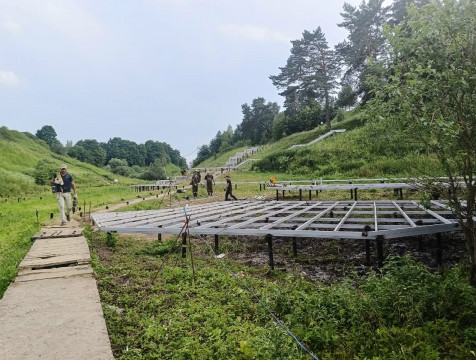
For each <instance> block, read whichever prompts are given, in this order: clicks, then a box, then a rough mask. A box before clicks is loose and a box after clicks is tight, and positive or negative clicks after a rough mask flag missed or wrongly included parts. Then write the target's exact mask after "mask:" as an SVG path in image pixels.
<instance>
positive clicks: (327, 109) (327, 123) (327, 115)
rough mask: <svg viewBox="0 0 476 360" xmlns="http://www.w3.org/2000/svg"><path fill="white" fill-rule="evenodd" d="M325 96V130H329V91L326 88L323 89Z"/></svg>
mask: <svg viewBox="0 0 476 360" xmlns="http://www.w3.org/2000/svg"><path fill="white" fill-rule="evenodd" d="M325 96H326V125H327V128H328V129H330V128H331V116H330V114H329V91H328V90H327V86H326V89H325Z"/></svg>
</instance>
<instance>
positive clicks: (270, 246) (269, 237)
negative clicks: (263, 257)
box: [266, 234, 274, 270]
mask: <svg viewBox="0 0 476 360" xmlns="http://www.w3.org/2000/svg"><path fill="white" fill-rule="evenodd" d="M266 241H267V242H268V253H269V266H270V267H271V270H274V259H273V235H270V234H268V235H266Z"/></svg>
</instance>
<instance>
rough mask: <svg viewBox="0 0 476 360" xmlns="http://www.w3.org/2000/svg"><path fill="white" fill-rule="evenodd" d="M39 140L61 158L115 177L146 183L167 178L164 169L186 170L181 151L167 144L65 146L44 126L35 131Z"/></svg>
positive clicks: (123, 142)
mask: <svg viewBox="0 0 476 360" xmlns="http://www.w3.org/2000/svg"><path fill="white" fill-rule="evenodd" d="M35 135H36V137H38V138H39V139H41V140H44V141H45V142H46V143H47V144H48V146H49V147H50V149H51V150H52V151H53V152H55V153H57V154H62V155H68V156H70V157H72V158H75V159H78V160H80V161H82V162H85V163H88V164H91V165H94V166H97V167H105V168H106V169H107V170H109V171H111V172H112V173H114V174H118V175H122V176H128V177H134V178H141V179H144V180H157V179H165V178H166V177H167V173H166V171H165V166H166V165H167V164H173V165H175V166H177V167H178V168H181V169H185V168H187V162H186V160H185V158H183V157H182V156H181V155H180V152H179V151H178V150H176V149H172V147H171V146H170V145H169V144H167V143H165V142H159V141H153V140H148V141H146V142H145V143H144V144H137V143H135V142H134V141H130V140H124V139H121V138H120V137H114V138H112V139H109V141H108V142H107V143H104V142H98V141H97V140H93V139H87V140H79V141H78V142H76V143H75V144H74V145H73V144H72V142H71V141H68V142H67V144H66V146H63V145H62V144H61V142H60V141H59V140H58V139H57V137H56V136H57V134H56V131H55V129H54V128H53V127H52V126H50V125H45V126H43V127H42V128H41V129H39V130H38V131H37V132H36V134H35Z"/></svg>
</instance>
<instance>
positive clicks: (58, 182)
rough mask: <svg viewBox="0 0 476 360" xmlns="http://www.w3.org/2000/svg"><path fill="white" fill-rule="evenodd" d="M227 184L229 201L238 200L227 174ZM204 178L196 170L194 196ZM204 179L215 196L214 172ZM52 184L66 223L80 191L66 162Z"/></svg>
mask: <svg viewBox="0 0 476 360" xmlns="http://www.w3.org/2000/svg"><path fill="white" fill-rule="evenodd" d="M225 179H226V186H225V189H224V190H225V200H226V201H229V200H231V199H233V200H237V198H236V197H235V196H234V195H233V187H232V184H231V180H230V176H228V175H226V176H225ZM201 180H202V176H201V174H200V171H199V170H196V171H195V172H194V173H193V175H192V181H191V182H190V185H192V192H193V197H194V198H197V197H198V185H199V184H200V181H201ZM204 180H205V182H206V185H207V193H208V196H209V197H211V196H213V185H215V179H214V177H213V175H212V174H210V173H209V172H207V174H206V175H205V177H204ZM51 185H52V190H53V193H54V194H55V195H56V199H57V200H58V209H59V214H60V219H61V225H66V221H70V219H71V210H72V208H73V199H72V197H71V191H74V201H77V200H78V191H77V189H76V184H75V183H74V179H73V177H72V176H71V175H70V174H69V173H68V167H67V166H66V164H62V165H61V168H60V172H59V173H58V174H54V175H53V176H52V177H51Z"/></svg>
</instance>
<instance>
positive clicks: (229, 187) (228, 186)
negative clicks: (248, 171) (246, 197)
mask: <svg viewBox="0 0 476 360" xmlns="http://www.w3.org/2000/svg"><path fill="white" fill-rule="evenodd" d="M225 179H226V187H225V191H226V193H225V201H229V200H231V199H228V196H231V197H232V199H234V200H238V199H237V198H236V197H235V196H234V195H233V193H232V192H233V187H232V185H231V180H230V177H229V176H228V175H227V176H225Z"/></svg>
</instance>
